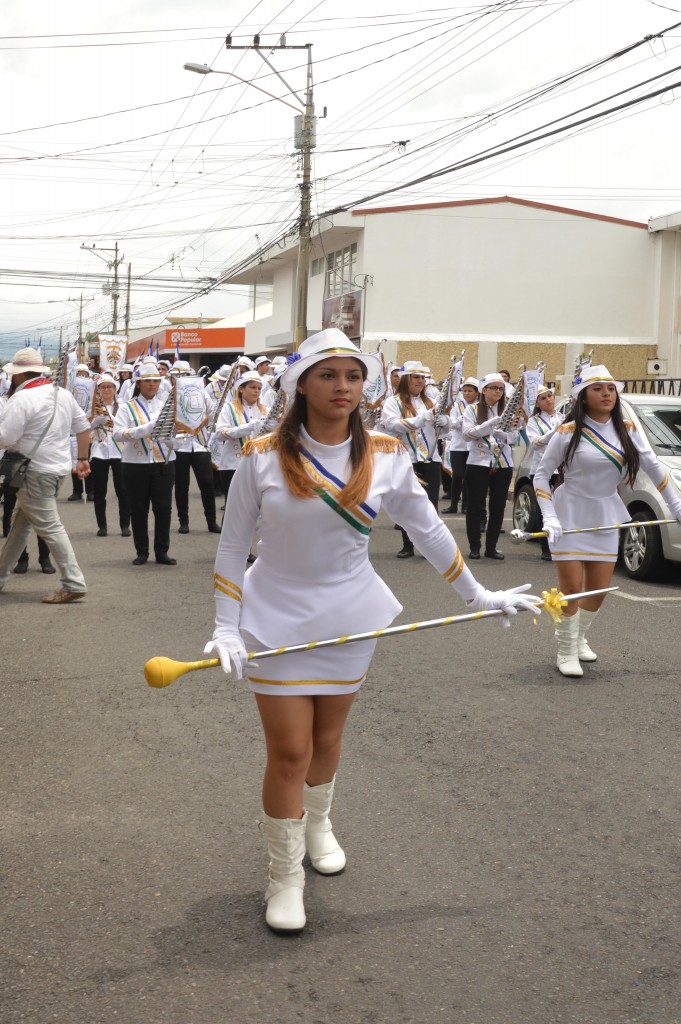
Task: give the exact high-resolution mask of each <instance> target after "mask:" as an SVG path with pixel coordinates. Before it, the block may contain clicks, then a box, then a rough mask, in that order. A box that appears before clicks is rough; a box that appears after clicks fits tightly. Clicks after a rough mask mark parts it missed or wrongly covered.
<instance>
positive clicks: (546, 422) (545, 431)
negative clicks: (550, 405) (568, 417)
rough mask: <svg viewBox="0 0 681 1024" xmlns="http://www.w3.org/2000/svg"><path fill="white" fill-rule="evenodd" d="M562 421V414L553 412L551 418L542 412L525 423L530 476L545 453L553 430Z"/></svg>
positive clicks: (535, 470)
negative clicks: (530, 457)
mask: <svg viewBox="0 0 681 1024" xmlns="http://www.w3.org/2000/svg"><path fill="white" fill-rule="evenodd" d="M563 419H564V416H563V414H562V412H554V413H552V415H551V416H548V415H547V414H546V413H544V412H536V413H534V415H533V416H530V418H529V420H528V421H527V424H526V426H525V432H526V434H527V443H528V445H529V447H530V448H531V449H532V463H531V465H530V476H534V474H535V473H536V472H537V468H538V467H539V463H540V462H541V460H542V458H543V456H544V452H545V451H546V446H547V444H548V443H549V441H550V440H551V438H552V437H553V432H554V430H555V429H556V427H559V426H560V425H561V423H562V422H563Z"/></svg>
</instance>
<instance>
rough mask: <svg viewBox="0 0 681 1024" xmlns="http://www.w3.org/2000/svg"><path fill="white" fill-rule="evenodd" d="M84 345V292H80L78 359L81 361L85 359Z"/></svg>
mask: <svg viewBox="0 0 681 1024" xmlns="http://www.w3.org/2000/svg"><path fill="white" fill-rule="evenodd" d="M84 355H85V351H84V346H83V293H82V292H81V293H80V313H79V315H78V359H79V360H80V362H81V363H83V362H85V360H84V358H83V357H84Z"/></svg>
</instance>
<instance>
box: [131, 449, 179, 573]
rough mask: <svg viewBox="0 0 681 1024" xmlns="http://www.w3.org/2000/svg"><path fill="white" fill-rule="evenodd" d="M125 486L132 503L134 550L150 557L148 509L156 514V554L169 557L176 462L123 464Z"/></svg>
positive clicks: (142, 556) (144, 556) (141, 555)
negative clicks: (141, 464) (139, 464)
mask: <svg viewBox="0 0 681 1024" xmlns="http://www.w3.org/2000/svg"><path fill="white" fill-rule="evenodd" d="M123 483H124V484H125V489H126V491H127V493H128V501H129V502H130V524H131V526H132V536H133V540H134V542H135V550H136V551H137V554H138V555H139V557H140V558H148V557H149V506H150V505H151V509H152V511H153V513H154V554H155V555H167V554H168V549H169V547H170V516H171V513H172V509H173V484H174V483H175V463H174V462H166V463H153V464H152V463H147V464H145V465H143V466H138V465H136V464H135V463H134V462H124V463H123Z"/></svg>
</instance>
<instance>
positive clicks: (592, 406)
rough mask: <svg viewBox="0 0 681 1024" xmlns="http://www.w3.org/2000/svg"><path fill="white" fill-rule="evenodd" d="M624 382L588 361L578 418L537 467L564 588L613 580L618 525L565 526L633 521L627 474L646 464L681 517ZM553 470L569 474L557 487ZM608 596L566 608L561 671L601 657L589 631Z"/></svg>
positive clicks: (559, 634) (560, 634)
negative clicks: (629, 413)
mask: <svg viewBox="0 0 681 1024" xmlns="http://www.w3.org/2000/svg"><path fill="white" fill-rule="evenodd" d="M623 388H624V385H623V384H622V383H620V382H618V381H615V380H613V378H612V375H611V374H610V372H609V371H608V369H607V367H606V366H603V365H600V366H591V367H589V368H588V369H584V370H583V371H582V375H581V377H577V378H576V380H575V384H574V387H573V388H572V392H571V393H572V397H573V398H574V399H575V405H574V407H573V414H574V420H570V422H567V423H563V424H562V425H561V426H559V427H557V429H556V430H555V432H554V434H553V436H552V438H551V440H550V441H549V443H548V446H547V448H546V452H545V454H544V457H543V458H542V460H541V462H540V463H539V467H538V469H537V471H536V473H535V478H534V489H535V493H536V495H537V501H538V503H539V506H540V508H541V511H542V515H543V517H544V529H545V530H546V532H547V534H548V540H549V545H550V547H551V554H552V555H553V560H554V562H555V563H556V569H557V571H558V585H559V587H560V589H561V590H562V591H563V593H571V592H572V593H576V592H578V591H580V590H596V589H600V588H603V587H609V586H610V581H611V580H612V574H613V570H614V568H615V562H616V561H617V550H618V546H619V531H618V530H612V531H605V532H603V533H583V534H576V535H575V534H572V535H570V536H567V537H564V536H563V531H564V530H574V529H584V528H585V527H589V526H606V525H608V524H609V523H621V522H626V521H627V520H628V518H629V513H628V512H627V508H626V505H625V504H624V502H623V501H622V499H621V498H620V496H619V494H618V493H617V488H618V486H619V484H620V483H621V482H622V481H623V480H630V481H631V482H632V483H633V481H635V479H636V476H637V474H638V471H639V468H640V469H643V470H644V471H645V472H646V473H647V474H648V476H649V477H650V479H651V481H652V482H653V484H655V486H656V487H657V489H658V491H659V492H660V494H661V495H662V497H663V498H664V500H665V502H666V503H667V505H668V506H669V509H670V511H671V514H672V515H673V516H674V518H675V519H678V520H679V522H681V499H679V497H678V495H677V493H676V491H675V490H674V486H673V484H671V483H670V480H669V476H668V475H667V473H666V472H665V470H664V468H663V466H661V465H660V463H659V461H658V459H657V458H656V456H655V455H654V454H653V452H652V451H651V450H650V448H649V447H648V446H647V444H646V442H645V439H644V438H642V437H641V436H640V434H639V432H638V431H637V429H636V427H635V426H634V424H633V423H632V422H631V421H629V420H625V419H624V417H623V415H622V406H621V403H620V398H619V393H620V392H621V391H622V390H623ZM554 473H559V474H562V481H561V483H559V484H558V486H557V487H556V489H555V490H554V492H553V494H551V489H550V480H551V477H552V476H553V474H554ZM604 596H605V595H604V594H599V595H596V596H595V597H585V598H583V599H582V600H581V601H580V602H579V603H578V604H575V603H571V604H569V605H568V606H567V608H566V609H565V618H564V619H563V621H562V622H561V623H559V624H558V625H557V626H556V631H555V635H556V640H557V641H558V657H557V661H556V664H557V667H558V670H559V671H560V672H561V674H562V675H564V676H577V677H579V676H582V675H583V674H584V673H583V671H582V667H581V665H580V664H579V663H580V661H596V659H597V655H596V654H594V652H593V651H592V650H591V648H590V647H589V645H588V643H587V641H586V633H587V630H588V629H589V628H590V626H591V625H592V624H593V621H594V619H595V617H596V615H597V613H598V610H599V608H600V607H601V604H602V603H603V598H604Z"/></svg>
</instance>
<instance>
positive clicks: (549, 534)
mask: <svg viewBox="0 0 681 1024" xmlns="http://www.w3.org/2000/svg"><path fill="white" fill-rule="evenodd" d="M543 519H544V530H545V531H546V539H547V540H548V542H549V544H555V543H557V541H559V540H560V538H561V537H562V536H563V527H562V526H561V525H560V521H559V520H558V519H556V517H555V516H547V515H544V516H543Z"/></svg>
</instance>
